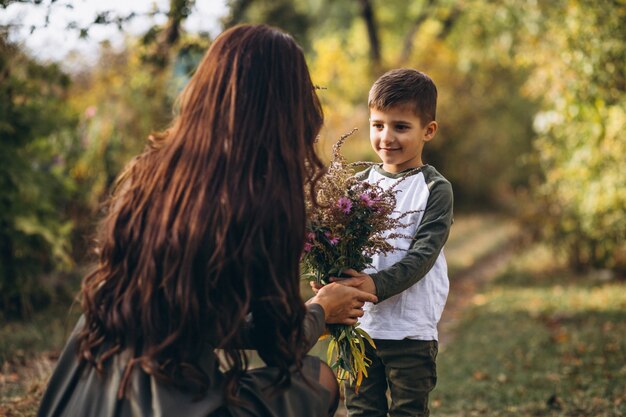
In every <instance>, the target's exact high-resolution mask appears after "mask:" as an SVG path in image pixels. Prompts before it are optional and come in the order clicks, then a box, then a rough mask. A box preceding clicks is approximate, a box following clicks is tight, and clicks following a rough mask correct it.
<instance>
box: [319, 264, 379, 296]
mask: <svg viewBox="0 0 626 417" xmlns="http://www.w3.org/2000/svg"><path fill="white" fill-rule="evenodd" d="M343 273H344V274H347V275H350V276H351V278H337V277H332V278H331V279H330V280H331V281H332V282H337V283H339V284H342V285H348V286H350V287H354V288H358V289H359V290H361V291H365V292H367V293H370V294H373V295H376V284H374V280H373V279H372V277H370V276H369V275H367V274H364V273H363V272H357V271H355V270H354V269H346V270H345V271H343ZM318 290H319V289H318Z"/></svg>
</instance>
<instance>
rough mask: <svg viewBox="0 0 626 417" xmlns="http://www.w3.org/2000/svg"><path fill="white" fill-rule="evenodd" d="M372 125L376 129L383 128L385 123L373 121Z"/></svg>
mask: <svg viewBox="0 0 626 417" xmlns="http://www.w3.org/2000/svg"><path fill="white" fill-rule="evenodd" d="M372 127H375V128H376V129H382V128H383V124H382V123H372Z"/></svg>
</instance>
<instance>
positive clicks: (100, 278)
mask: <svg viewBox="0 0 626 417" xmlns="http://www.w3.org/2000/svg"><path fill="white" fill-rule="evenodd" d="M177 108H178V115H177V117H176V118H175V120H174V121H173V122H172V124H171V126H170V128H169V129H167V130H166V131H165V132H164V133H162V134H158V135H153V136H152V137H151V143H150V145H149V147H148V149H147V150H146V151H145V152H144V153H143V154H141V155H139V156H138V157H137V158H135V159H134V160H133V161H132V162H131V163H130V164H129V166H128V167H127V169H126V170H125V171H124V173H123V174H122V175H121V176H120V178H119V179H118V185H117V187H116V191H114V192H113V195H112V197H111V199H110V201H109V202H108V204H107V214H106V216H105V218H104V220H103V223H102V225H101V229H100V236H99V239H98V257H99V262H98V265H97V268H96V269H95V270H94V272H92V273H91V274H90V275H88V276H87V277H85V279H84V282H83V287H82V307H83V310H84V314H85V318H86V325H85V327H84V330H83V331H82V333H81V334H80V336H79V340H80V348H79V351H80V352H79V353H80V355H81V358H82V359H83V360H85V361H87V362H88V363H90V364H92V365H93V366H95V367H96V368H97V369H99V370H101V369H103V367H104V366H105V363H106V362H107V361H108V360H110V358H111V357H112V356H114V355H116V354H118V353H120V352H121V351H130V352H131V357H132V359H131V360H130V362H129V363H128V365H127V367H126V372H125V377H124V378H123V383H122V384H121V386H120V389H119V391H118V395H119V396H122V395H124V392H125V389H126V385H127V383H128V381H129V375H130V373H131V371H132V369H133V368H134V367H137V366H139V367H141V369H143V370H144V371H145V372H147V373H149V374H151V375H153V376H155V377H157V378H159V379H161V380H164V381H167V382H170V383H173V384H176V385H183V386H185V387H186V388H187V389H189V388H195V389H198V390H202V389H203V388H205V387H207V386H209V385H211V384H213V383H214V382H215V381H212V380H211V378H212V376H211V375H206V374H205V372H203V370H202V368H201V367H200V365H199V363H200V362H201V360H202V359H201V357H202V355H205V356H206V355H207V346H209V351H208V352H209V354H210V353H211V351H210V348H220V349H223V351H224V357H225V358H226V362H227V365H228V366H227V367H228V368H229V370H228V371H227V372H226V373H225V377H224V378H225V379H224V380H223V381H222V382H223V386H224V394H225V396H226V398H227V399H229V400H230V399H233V398H234V394H235V389H236V386H237V382H238V380H239V378H240V377H241V375H242V374H243V372H245V368H246V366H247V357H246V355H245V353H243V352H242V351H241V350H240V348H241V347H242V344H243V343H244V341H243V340H242V336H241V331H240V330H241V329H242V327H244V326H246V323H247V317H248V315H249V314H250V315H251V317H253V323H254V327H253V332H252V336H253V337H252V340H253V343H254V345H255V348H256V349H257V350H258V352H259V354H260V356H261V357H262V358H263V359H264V360H265V362H266V363H268V364H270V365H272V366H276V367H277V368H278V369H279V370H280V372H279V386H287V385H288V384H289V381H290V373H289V368H290V367H291V366H293V365H295V366H296V368H297V369H301V366H302V358H303V355H304V354H305V352H304V351H303V349H304V347H303V346H304V343H303V331H302V323H303V319H304V315H305V307H304V304H303V302H302V299H301V296H300V289H299V260H300V254H301V251H302V248H303V244H304V228H305V220H306V219H305V205H304V193H305V189H306V188H307V187H306V186H305V184H307V183H308V184H315V182H316V181H317V179H318V178H319V174H320V172H321V169H322V163H321V162H320V160H319V159H318V157H317V156H316V154H315V151H314V141H315V138H316V136H317V134H318V133H319V130H320V128H321V125H322V122H323V115H322V110H321V106H320V103H319V101H318V98H317V95H316V93H315V89H314V86H313V84H312V82H311V79H310V75H309V72H308V68H307V65H306V62H305V59H304V55H303V53H302V50H301V49H300V47H299V46H298V45H297V44H296V42H295V41H294V40H293V39H292V38H291V37H290V36H289V35H287V34H285V33H283V32H281V31H279V30H277V29H274V28H271V27H268V26H265V25H256V26H238V27H235V28H232V29H229V30H227V31H226V32H224V33H223V34H221V35H220V36H219V37H218V38H217V39H216V40H215V41H214V43H213V44H212V45H211V47H210V48H209V50H208V51H207V53H206V55H205V56H204V58H203V59H202V61H201V62H200V64H199V66H198V68H197V71H196V72H195V74H194V75H193V77H192V78H191V80H190V81H189V83H188V85H187V87H186V88H185V89H184V91H183V92H182V93H181V95H180V97H179V101H178V106H177ZM311 188H312V187H311Z"/></svg>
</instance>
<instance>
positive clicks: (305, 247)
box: [304, 242, 313, 253]
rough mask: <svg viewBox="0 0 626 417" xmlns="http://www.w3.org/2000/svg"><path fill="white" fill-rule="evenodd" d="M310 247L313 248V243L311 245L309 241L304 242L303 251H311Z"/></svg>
mask: <svg viewBox="0 0 626 417" xmlns="http://www.w3.org/2000/svg"><path fill="white" fill-rule="evenodd" d="M311 249H313V245H312V244H310V243H309V242H306V243H305V244H304V251H305V252H306V253H309V252H311Z"/></svg>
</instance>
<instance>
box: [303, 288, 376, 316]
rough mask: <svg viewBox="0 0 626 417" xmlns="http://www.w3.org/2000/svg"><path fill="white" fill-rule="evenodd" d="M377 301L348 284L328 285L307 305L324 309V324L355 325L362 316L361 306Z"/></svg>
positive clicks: (370, 295)
mask: <svg viewBox="0 0 626 417" xmlns="http://www.w3.org/2000/svg"><path fill="white" fill-rule="evenodd" d="M368 301H369V302H372V303H375V302H376V301H378V299H377V298H376V296H375V295H372V294H368V293H367V292H364V291H361V290H359V289H357V288H354V286H351V285H349V284H346V285H344V284H338V283H335V282H333V283H330V284H328V285H325V286H323V287H322V288H320V289H319V291H318V292H317V294H315V296H314V297H313V298H311V299H310V300H309V301H308V303H316V304H319V305H321V306H322V308H323V309H324V318H325V321H326V323H341V324H349V325H353V324H356V322H357V320H358V318H359V317H361V316H363V310H362V307H363V304H365V302H368Z"/></svg>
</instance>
